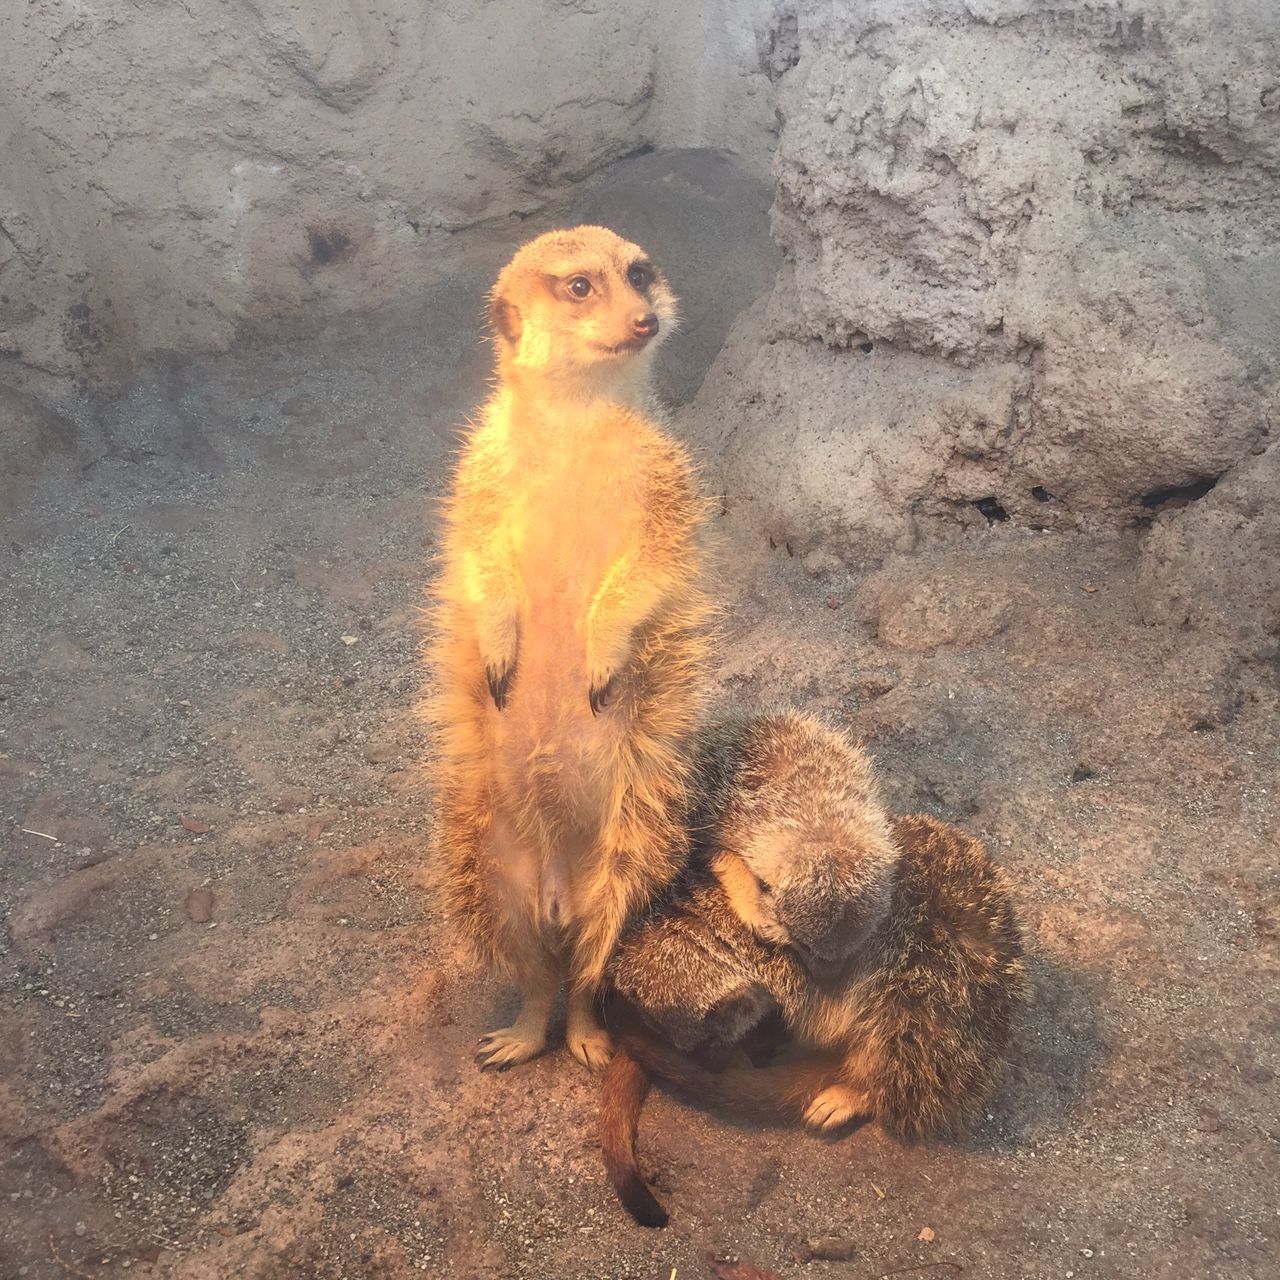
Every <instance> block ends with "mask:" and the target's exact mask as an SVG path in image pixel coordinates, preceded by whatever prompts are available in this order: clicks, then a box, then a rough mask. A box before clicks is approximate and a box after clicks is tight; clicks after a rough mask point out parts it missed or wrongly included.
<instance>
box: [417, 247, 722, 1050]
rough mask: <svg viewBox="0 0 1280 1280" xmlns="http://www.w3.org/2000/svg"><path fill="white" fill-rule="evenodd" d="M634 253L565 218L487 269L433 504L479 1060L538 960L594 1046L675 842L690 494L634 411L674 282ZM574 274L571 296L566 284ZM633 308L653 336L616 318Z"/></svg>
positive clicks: (693, 625) (450, 807)
mask: <svg viewBox="0 0 1280 1280" xmlns="http://www.w3.org/2000/svg"><path fill="white" fill-rule="evenodd" d="M639 262H644V263H647V256H646V255H645V254H644V253H643V251H642V250H640V249H639V248H638V247H637V246H635V245H631V244H628V243H627V242H625V241H624V240H622V239H620V238H619V237H618V236H616V235H614V234H613V233H612V232H610V231H606V230H604V229H603V228H599V227H578V228H575V229H573V230H569V231H556V232H551V233H549V234H548V235H544V236H540V237H539V238H538V239H536V240H534V241H533V242H531V243H530V244H527V245H525V246H524V248H522V249H521V250H520V251H519V252H518V253H517V254H516V256H515V257H514V258H513V259H512V261H511V263H510V264H509V265H508V266H507V267H506V268H505V269H504V270H503V271H502V273H501V275H500V276H499V277H498V281H497V284H496V286H495V288H494V291H493V294H492V298H491V313H492V317H493V323H494V328H495V336H494V342H495V346H496V349H497V379H496V385H495V387H494V391H493V394H492V395H491V397H490V398H489V400H488V402H487V403H486V404H485V405H484V407H483V409H482V410H481V411H480V413H479V415H478V419H477V421H476V423H475V424H474V425H473V426H472V428H471V429H470V431H469V432H468V433H467V436H466V438H465V442H464V445H463V449H462V454H461V457H460V459H459V461H458V464H457V468H456V471H455V473H454V477H453V484H452V489H451V492H450V494H449V496H448V498H447V500H446V502H445V504H444V509H443V513H442V515H443V518H442V522H441V531H440V559H441V570H440V575H439V578H438V580H437V582H436V585H435V589H434V608H433V622H434V626H433V638H432V641H431V646H430V655H429V656H430V662H431V666H432V669H433V672H434V676H435V689H434V696H433V697H432V699H431V704H430V714H431V718H432V720H433V722H434V725H435V735H434V736H435V744H436V759H435V778H436V783H437V787H436V790H437V830H438V847H439V860H440V870H441V873H442V875H441V879H442V882H443V892H444V900H445V903H446V906H447V909H448V912H449V914H450V916H451V917H452V919H453V921H454V922H455V924H456V925H457V926H458V928H459V929H460V931H461V934H462V936H463V937H465V938H466V939H467V940H468V941H469V943H470V944H471V945H472V946H473V948H474V949H475V951H476V952H477V953H478V955H479V956H480V957H481V958H482V959H483V960H485V961H486V962H488V963H489V964H491V965H493V966H494V967H496V968H498V969H499V970H500V971H502V972H503V973H505V974H506V975H507V976H509V977H510V978H512V979H513V980H514V981H515V982H516V983H517V984H518V985H519V986H520V989H521V993H522V997H523V1004H522V1009H521V1013H520V1016H519V1018H518V1019H517V1020H516V1023H515V1024H514V1025H513V1026H512V1027H510V1028H506V1029H504V1030H502V1031H499V1032H495V1033H492V1034H491V1035H490V1036H489V1037H487V1039H486V1041H485V1042H484V1043H483V1046H482V1049H481V1052H480V1054H479V1057H480V1060H481V1062H482V1065H485V1066H497V1067H503V1066H509V1065H512V1064H513V1063H515V1062H519V1061H523V1060H524V1059H526V1058H528V1057H531V1056H532V1055H533V1054H535V1053H537V1052H539V1051H540V1050H541V1049H542V1048H543V1046H544V1044H545V1042H546V1035H547V1023H548V1021H549V1019H550V1016H551V1013H552V1010H553V1008H554V1004H555V1000H556V995H557V992H558V990H559V986H560V982H561V979H562V978H568V980H569V984H570V996H569V1010H568V1013H569V1019H568V1021H569V1025H568V1032H567V1038H568V1041H569V1047H570V1049H571V1050H572V1051H573V1052H574V1054H575V1056H577V1057H578V1058H579V1059H580V1060H581V1061H583V1062H585V1063H587V1065H591V1066H599V1065H602V1064H603V1062H604V1061H605V1060H606V1059H607V1057H608V1053H609V1041H608V1037H607V1034H606V1033H605V1032H604V1031H603V1029H602V1028H601V1027H600V1025H599V1022H598V1018H597V1017H596V1013H595V1008H594V1002H595V998H596V995H597V988H598V985H599V983H600V979H601V976H602V974H603V971H604V966H605V963H606V961H607V959H608V956H609V954H610V953H611V951H612V949H613V946H614V943H615V941H616V939H617V937H618V934H619V932H620V931H621V929H622V928H623V926H624V925H625V924H626V923H627V921H628V920H629V919H631V918H632V917H633V916H634V915H635V914H636V913H637V912H638V911H640V910H641V909H643V908H644V907H645V906H646V905H647V904H648V903H649V901H650V899H651V898H652V897H653V895H654V894H655V893H657V892H658V891H659V890H661V889H662V888H663V887H664V886H665V885H666V884H667V883H668V882H669V881H670V880H671V879H672V877H673V876H674V875H675V874H676V873H677V871H678V870H679V869H680V867H681V866H682V865H683V863H684V861H685V859H686V856H687V846H688V836H687V832H686V828H685V826H684V823H683V821H682V819H683V816H684V814H685V812H686V809H687V804H688V798H687V794H686V783H687V772H688V766H687V750H686V741H687V739H688V737H689V735H690V734H691V732H692V730H693V728H694V725H695V723H696V720H697V717H698V714H699V708H700V705H701V701H702V698H703V690H704V668H705V663H706V656H707V639H706V625H705V624H706V621H707V617H708V605H707V600H706V598H705V596H704V594H703V592H702V589H701V587H700V585H699V553H698V549H697V546H696V538H697V535H698V531H699V528H700V526H701V525H702V523H703V520H704V515H705V510H706V508H705V504H704V503H703V501H702V500H701V499H700V498H699V497H698V493H697V486H696V479H695V476H694V474H693V471H692V467H691V464H690V461H689V458H688V456H687V454H686V453H685V451H684V449H683V448H682V447H681V446H680V445H679V444H678V443H677V442H676V441H674V440H673V439H671V438H670V437H669V436H668V435H666V434H665V433H664V432H663V431H662V430H661V429H660V427H659V426H658V425H657V424H656V423H655V421H654V414H655V407H654V401H653V394H652V389H651V386H650V380H649V364H650V361H651V358H652V354H653V349H654V347H655V346H656V345H657V343H658V341H660V340H661V338H662V337H663V336H664V334H665V332H666V331H667V330H668V329H669V327H670V322H671V320H672V318H673V316H674V310H675V301H674V298H673V297H672V295H671V291H670V289H669V288H668V286H667V284H666V282H665V281H664V280H663V278H662V276H661V275H660V274H659V273H658V272H657V271H656V269H651V270H652V274H651V278H649V279H648V282H647V287H646V288H645V289H643V290H638V289H636V288H635V287H633V285H632V284H631V283H630V282H629V281H628V279H627V273H628V271H629V270H631V269H632V268H633V266H634V265H635V264H636V263H639ZM578 275H583V276H586V277H587V278H588V279H589V280H590V281H591V284H592V295H591V297H590V298H589V299H588V300H586V301H585V302H580V301H577V300H575V299H573V298H571V297H570V296H569V295H568V294H567V292H566V283H567V281H568V280H569V279H572V278H574V277H576V276H578ZM650 313H651V314H652V315H654V316H656V317H657V320H658V324H659V329H658V333H657V336H656V337H655V338H652V339H651V340H649V341H648V342H646V343H643V344H642V343H640V342H638V341H634V339H635V321H636V318H637V317H638V316H642V315H646V314H650ZM620 344H621V345H622V348H623V349H622V350H618V348H619V346H620ZM499 702H501V703H502V706H501V709H500V708H499V705H498V703H499Z"/></svg>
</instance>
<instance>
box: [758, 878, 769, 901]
mask: <svg viewBox="0 0 1280 1280" xmlns="http://www.w3.org/2000/svg"><path fill="white" fill-rule="evenodd" d="M756 884H757V885H759V886H760V892H761V893H763V894H764V895H765V897H766V898H767V897H768V896H769V895H770V894H771V893H772V892H773V885H771V884H770V883H769V882H768V881H767V880H761V879H760V877H759V876H756Z"/></svg>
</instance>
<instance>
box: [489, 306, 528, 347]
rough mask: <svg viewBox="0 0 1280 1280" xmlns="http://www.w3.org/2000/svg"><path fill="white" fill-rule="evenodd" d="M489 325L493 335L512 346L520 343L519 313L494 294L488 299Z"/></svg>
mask: <svg viewBox="0 0 1280 1280" xmlns="http://www.w3.org/2000/svg"><path fill="white" fill-rule="evenodd" d="M489 323H490V324H491V325H492V326H493V331H494V333H496V334H497V335H498V336H499V337H500V338H505V339H506V340H507V341H508V342H509V343H511V345H512V346H515V344H516V343H517V342H519V341H520V312H519V311H517V310H516V308H515V306H514V305H513V304H512V303H510V302H508V301H507V300H506V298H502V297H499V296H498V295H497V294H494V296H493V297H492V298H490V299H489Z"/></svg>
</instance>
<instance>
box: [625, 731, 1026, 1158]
mask: <svg viewBox="0 0 1280 1280" xmlns="http://www.w3.org/2000/svg"><path fill="white" fill-rule="evenodd" d="M833 737H836V738H837V739H838V735H832V733H831V731H830V730H827V729H825V728H823V727H822V726H821V725H818V724H817V722H815V721H812V720H810V719H808V718H806V717H801V716H796V715H794V714H791V715H785V716H781V717H774V716H763V717H757V718H756V719H754V720H752V721H749V722H747V723H746V724H744V725H742V724H740V725H728V726H722V727H721V728H719V729H717V730H716V731H715V733H714V735H713V736H712V737H711V738H709V739H708V740H707V741H708V745H709V751H708V753H706V754H704V756H703V757H702V759H701V768H700V770H699V777H700V781H701V786H702V801H701V804H702V814H701V821H702V822H703V823H704V825H703V826H702V828H701V830H700V832H699V839H698V845H697V850H696V855H695V861H694V863H693V865H692V866H691V868H690V870H689V871H688V872H687V874H686V877H685V880H684V882H683V884H682V886H681V892H680V893H679V894H678V895H676V896H675V897H674V898H673V899H672V900H671V901H670V902H669V903H668V904H667V906H666V907H665V908H664V909H663V910H662V911H660V912H657V913H655V914H654V915H652V916H651V917H650V918H649V919H648V920H646V921H644V922H643V923H642V924H639V925H637V926H635V927H634V928H632V929H631V930H630V931H628V932H627V933H626V934H625V935H624V937H623V939H622V942H621V944H620V946H619V949H618V951H617V952H616V954H615V956H614V958H613V961H612V962H611V966H610V971H609V976H610V981H611V983H612V986H613V990H614V991H615V992H616V993H617V997H618V998H619V1001H620V1003H621V1005H622V1008H623V1009H624V1011H625V1012H624V1024H623V1025H624V1026H625V1027H626V1031H625V1033H624V1035H623V1037H622V1046H623V1049H624V1051H625V1052H626V1053H627V1054H628V1056H629V1057H631V1058H632V1059H634V1060H636V1061H638V1062H639V1063H641V1064H642V1065H643V1066H644V1067H645V1068H647V1069H648V1070H650V1071H652V1072H653V1073H654V1074H656V1075H659V1076H661V1077H664V1078H666V1079H668V1080H669V1081H672V1082H673V1083H676V1084H678V1085H681V1086H682V1087H684V1088H686V1089H688V1090H689V1091H691V1092H692V1093H694V1094H695V1095H696V1096H698V1097H700V1098H702V1099H704V1100H706V1101H710V1102H713V1103H716V1104H719V1105H723V1106H725V1107H727V1108H729V1109H733V1110H739V1111H746V1112H748V1113H755V1114H760V1113H765V1114H773V1115H781V1116H788V1115H789V1116H795V1117H803V1118H804V1120H805V1122H806V1123H807V1124H809V1125H810V1126H811V1127H814V1128H818V1129H834V1128H836V1127H838V1126H840V1125H842V1124H844V1123H846V1122H848V1121H850V1120H853V1119H855V1118H859V1117H866V1118H873V1119H875V1120H877V1121H879V1122H880V1123H881V1124H882V1125H883V1126H884V1127H885V1128H886V1129H888V1130H889V1131H891V1132H893V1133H896V1134H900V1135H902V1136H904V1137H909V1138H923V1137H929V1136H933V1135H945V1134H958V1133H960V1132H963V1130H964V1129H965V1128H967V1126H968V1125H969V1124H970V1123H971V1122H972V1120H973V1119H974V1118H975V1116H976V1115H977V1114H978V1113H979V1112H980V1111H981V1109H982V1108H983V1107H984V1106H985V1105H986V1103H987V1101H988V1099H989V1098H990V1096H991V1094H992V1092H993V1090H994V1089H995V1087H996V1085H997V1083H998V1081H999V1079H1000V1076H1001V1073H1002V1071H1003V1069H1004V1064H1005V1060H1006V1057H1007V1053H1008V1049H1009V1045H1010V1042H1011V1038H1012V1034H1013V1026H1014V1020H1015V1018H1016V1015H1017V1012H1018V1009H1019V1007H1020V1006H1021V1005H1022V1003H1023V1002H1024V1000H1025V996H1026V991H1027V983H1026V971H1025V965H1024V963H1023V955H1022V942H1021V935H1020V932H1019V928H1018V924H1017V920H1016V918H1015V915H1014V911H1013V907H1012V904H1011V900H1010V895H1009V891H1008V886H1007V884H1006V882H1005V879H1004V876H1003V874H1002V873H1001V872H1000V870H999V869H998V868H997V867H996V866H995V865H994V864H993V863H992V862H991V860H990V858H989V857H988V855H987V853H986V850H985V849H984V848H983V847H982V845H981V844H980V843H979V842H977V841H976V840H973V839H971V838H970V837H969V836H967V835H965V834H964V833H963V832H961V831H959V830H958V829H957V828H955V827H952V826H949V825H948V824H946V823H942V822H939V821H937V820H936V819H933V818H929V817H923V816H917V817H906V818H899V819H897V820H887V819H885V818H884V815H883V812H882V810H880V808H879V801H878V799H877V798H876V795H875V790H874V786H873V785H871V782H870V776H869V773H868V772H867V770H866V762H865V758H864V757H862V756H861V753H860V752H858V751H857V749H856V748H855V747H853V745H852V744H851V743H849V742H848V741H847V740H844V739H838V741H837V742H835V743H833V741H832V739H833ZM806 741H807V743H808V749H807V750H806V748H805V745H804V744H805V743H806ZM771 744H772V745H771ZM779 761H781V762H782V765H781V766H780V771H779V770H778V768H775V769H774V770H770V769H769V768H762V762H763V764H765V765H768V764H772V765H774V766H778V762H779ZM842 780H851V781H848V784H847V785H843V784H842ZM859 804H862V805H864V806H865V811H864V812H862V813H859V812H858V806H859ZM835 815H841V817H840V819H839V820H836V818H835ZM815 830H825V831H826V842H825V844H821V843H820V844H819V850H820V854H821V856H818V857H816V858H814V857H812V856H809V857H806V858H802V859H800V860H799V861H797V862H796V863H794V864H793V865H792V866H791V868H790V869H789V870H788V869H786V857H785V854H784V852H783V850H782V848H781V843H783V842H784V837H785V834H786V833H787V832H788V831H789V832H791V833H792V835H793V836H794V838H795V839H796V841H797V843H798V845H800V846H805V847H807V846H808V844H809V843H810V836H811V835H812V833H813V832H814V831H815ZM882 830H883V831H884V833H885V835H886V837H887V839H888V841H889V849H890V851H891V852H890V853H889V855H888V858H887V861H886V853H885V848H884V847H883V846H882V845H881V844H880V842H879V834H878V833H879V832H881V831H882ZM842 835H843V837H845V839H844V841H843V842H842V839H841V837H842ZM759 839H763V840H764V841H765V844H766V846H767V848H766V849H765V850H764V851H763V852H762V851H761V850H760V849H759V848H758V847H757V843H758V840H759ZM828 855H831V856H828ZM860 864H865V865H863V866H862V869H861V871H860V870H859V866H860ZM765 865H769V866H771V867H772V868H773V870H772V874H773V875H774V876H775V877H776V878H777V879H778V880H779V882H780V884H777V885H775V884H770V888H771V889H772V890H773V893H772V894H770V895H765V894H761V893H759V891H758V887H757V891H756V892H755V893H754V895H753V893H752V875H749V874H748V870H747V869H754V872H753V875H758V874H760V872H759V868H761V867H762V866H765ZM806 865H809V866H812V865H816V866H817V867H818V868H819V873H820V874H819V875H818V877H817V878H816V880H815V882H814V884H813V891H812V893H810V894H808V895H806V886H805V881H804V876H803V871H802V868H803V867H805V866H806ZM833 868H834V869H833ZM882 873H883V875H882ZM839 886H843V892H844V894H845V896H844V898H843V900H842V899H841V897H840V891H839ZM797 904H800V905H799V906H797ZM823 911H828V912H830V913H831V915H830V918H831V919H834V920H839V921H842V922H843V923H842V924H841V925H840V927H839V928H838V929H834V930H824V928H823V924H822V915H821V913H822V912H823ZM797 919H798V920H799V922H800V927H799V929H798V930H797V931H798V932H800V933H802V934H804V935H805V936H806V938H807V940H808V942H807V943H806V946H807V947H808V949H807V950H806V952H805V954H804V955H803V957H802V953H801V951H799V950H797V948H796V947H795V946H794V945H793V943H792V942H791V941H790V939H789V936H788V931H789V929H790V928H794V927H795V926H796V921H797ZM815 938H816V939H819V940H820V941H821V943H822V948H823V950H824V951H825V953H826V954H824V955H817V956H815V955H814V954H813V953H812V947H811V944H812V942H813V941H814V939H815ZM833 954H834V955H835V956H836V958H835V959H834V960H833V959H832V958H831V956H832V955H833ZM753 998H757V999H756V1003H755V1005H753V1004H752V1000H753ZM726 1001H731V1002H732V1008H733V1009H734V1010H735V1011H736V1013H737V1014H738V1021H737V1022H735V1023H734V1024H732V1026H730V1025H729V1024H727V1023H726V1022H725V1021H724V1020H723V1019H720V1020H717V1017H716V1016H715V1015H716V1011H717V1009H718V1008H720V1007H721V1006H723V1005H724V1004H725V1002H726ZM771 1006H776V1007H777V1008H778V1009H779V1010H780V1011H781V1017H782V1021H783V1023H784V1025H785V1027H786V1030H787V1032H788V1034H789V1037H790V1041H791V1043H790V1045H789V1047H788V1049H787V1050H786V1053H785V1060H783V1061H780V1062H779V1063H778V1064H777V1065H774V1066H769V1067H764V1068H751V1067H745V1066H735V1067H733V1068H731V1069H730V1070H728V1071H725V1072H723V1073H720V1074H716V1073H712V1072H708V1071H707V1070H705V1069H704V1068H703V1067H701V1066H700V1065H699V1064H698V1062H696V1061H694V1060H693V1058H692V1057H691V1056H690V1055H691V1054H696V1053H699V1052H703V1051H705V1050H707V1049H708V1048H710V1049H711V1050H713V1052H714V1053H715V1054H717V1055H722V1054H723V1053H724V1050H725V1047H726V1046H725V1039H726V1036H727V1035H728V1034H732V1032H734V1031H736V1030H737V1029H738V1027H739V1026H740V1024H741V1021H742V1020H743V1018H742V1014H743V1011H744V1010H751V1009H753V1008H758V1009H760V1010H764V1009H767V1008H769V1007H771ZM699 1018H702V1019H703V1021H702V1022H701V1024H699V1023H698V1019H699ZM620 1069H621V1068H620ZM632 1096H634V1094H633V1095H632ZM637 1113H638V1107H637ZM604 1119H605V1120H606V1122H607V1125H608V1128H609V1132H611V1133H613V1134H614V1135H618V1134H625V1133H626V1132H628V1123H627V1121H626V1118H622V1119H619V1118H618V1117H605V1118H604ZM634 1129H635V1126H634V1121H633V1122H632V1123H631V1124H630V1133H631V1134H632V1138H634ZM616 1145H617V1139H616V1137H615V1147H616ZM613 1159H614V1163H615V1164H620V1163H622V1162H621V1161H620V1159H619V1156H618V1153H617V1150H615V1152H614V1157H613Z"/></svg>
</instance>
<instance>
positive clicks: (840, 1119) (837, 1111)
mask: <svg viewBox="0 0 1280 1280" xmlns="http://www.w3.org/2000/svg"><path fill="white" fill-rule="evenodd" d="M866 1114H867V1099H866V1096H865V1095H864V1094H862V1093H859V1092H858V1091H857V1090H855V1089H850V1088H849V1087H848V1086H847V1085H843V1084H833V1085H831V1086H829V1087H828V1088H826V1089H823V1091H822V1092H821V1093H820V1094H818V1096H817V1097H816V1098H814V1100H813V1101H812V1102H811V1103H809V1106H808V1109H807V1110H806V1111H805V1113H804V1122H805V1124H807V1125H808V1126H809V1128H810V1129H819V1130H821V1131H822V1132H823V1133H829V1132H831V1130H833V1129H839V1128H841V1127H842V1126H843V1125H846V1124H848V1123H849V1121H850V1120H856V1119H858V1117H860V1116H865V1115H866Z"/></svg>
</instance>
